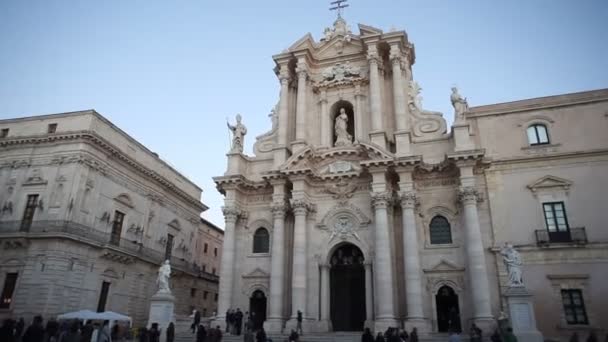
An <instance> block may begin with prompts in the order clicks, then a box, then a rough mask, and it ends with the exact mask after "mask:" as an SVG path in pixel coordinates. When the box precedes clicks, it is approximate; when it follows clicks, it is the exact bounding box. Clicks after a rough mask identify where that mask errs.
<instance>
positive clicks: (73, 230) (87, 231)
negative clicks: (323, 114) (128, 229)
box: [0, 220, 219, 282]
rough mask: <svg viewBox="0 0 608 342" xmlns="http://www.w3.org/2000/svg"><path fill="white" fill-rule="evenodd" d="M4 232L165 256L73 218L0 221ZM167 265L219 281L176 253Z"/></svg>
mask: <svg viewBox="0 0 608 342" xmlns="http://www.w3.org/2000/svg"><path fill="white" fill-rule="evenodd" d="M7 234H10V235H15V236H19V237H21V236H24V237H47V236H48V237H51V236H61V235H65V236H66V237H75V238H79V239H85V240H89V241H90V242H93V243H95V244H97V245H99V246H100V247H108V248H113V249H117V250H119V251H123V252H125V253H128V254H131V255H134V256H136V257H139V258H142V259H146V260H148V261H149V262H152V263H156V264H160V263H161V262H163V260H164V257H165V254H164V252H162V251H159V250H156V249H153V248H150V247H146V246H144V244H143V243H141V242H140V241H137V240H129V239H126V238H119V239H117V238H116V237H112V235H111V234H110V233H106V232H103V231H101V230H99V229H95V228H93V227H90V226H86V225H83V224H80V223H77V222H74V221H65V220H56V221H33V222H32V223H31V225H29V226H23V225H22V224H21V221H0V237H3V236H5V235H7ZM163 251H164V249H163ZM171 266H173V267H175V268H176V269H178V270H180V271H183V272H186V273H190V274H193V275H196V276H199V277H201V278H204V279H206V280H209V281H213V282H218V281H219V277H218V276H217V275H214V274H210V273H207V272H205V271H203V270H202V268H201V267H199V266H198V265H197V264H195V263H192V262H188V261H187V260H185V259H182V258H179V257H176V256H172V257H171Z"/></svg>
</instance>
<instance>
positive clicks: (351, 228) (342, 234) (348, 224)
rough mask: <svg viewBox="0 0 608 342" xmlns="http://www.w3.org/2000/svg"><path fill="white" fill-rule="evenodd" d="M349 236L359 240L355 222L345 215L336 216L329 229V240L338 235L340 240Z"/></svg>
mask: <svg viewBox="0 0 608 342" xmlns="http://www.w3.org/2000/svg"><path fill="white" fill-rule="evenodd" d="M349 236H353V237H354V238H355V239H357V240H359V241H361V239H360V238H359V235H358V234H357V232H356V231H355V223H354V222H353V221H352V220H351V218H350V217H349V216H347V215H342V216H338V217H337V218H336V220H335V221H334V223H333V225H332V229H331V236H330V237H329V241H328V242H331V241H333V239H334V238H336V237H338V238H340V239H342V240H346V239H347V238H348V237H349Z"/></svg>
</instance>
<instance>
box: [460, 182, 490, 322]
mask: <svg viewBox="0 0 608 342" xmlns="http://www.w3.org/2000/svg"><path fill="white" fill-rule="evenodd" d="M478 198H479V194H478V192H477V190H476V189H475V187H473V186H463V187H461V188H460V191H459V199H460V202H461V203H462V206H463V208H464V210H463V211H464V228H465V229H464V231H465V234H464V235H465V251H466V261H467V273H468V277H469V286H470V291H469V293H471V297H472V299H473V317H472V318H473V320H474V321H475V323H476V324H477V323H479V324H478V325H480V327H482V328H483V326H487V322H488V321H490V322H491V321H492V320H493V318H492V311H491V305H490V286H489V283H488V273H487V270H486V258H485V253H484V250H483V241H482V239H481V231H480V229H479V217H478V215H477V200H478ZM482 325H483V326H482Z"/></svg>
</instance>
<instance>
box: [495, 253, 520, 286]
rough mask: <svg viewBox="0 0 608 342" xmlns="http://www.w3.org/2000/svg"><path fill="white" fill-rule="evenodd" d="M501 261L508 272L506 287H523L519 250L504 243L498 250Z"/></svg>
mask: <svg viewBox="0 0 608 342" xmlns="http://www.w3.org/2000/svg"><path fill="white" fill-rule="evenodd" d="M500 255H502V261H503V263H504V264H505V267H506V268H507V272H508V276H509V277H508V278H507V280H508V281H507V286H508V287H524V281H523V279H522V277H521V265H522V262H521V256H520V255H519V252H518V251H516V250H515V248H513V245H511V244H508V243H505V245H504V246H503V247H502V249H501V250H500Z"/></svg>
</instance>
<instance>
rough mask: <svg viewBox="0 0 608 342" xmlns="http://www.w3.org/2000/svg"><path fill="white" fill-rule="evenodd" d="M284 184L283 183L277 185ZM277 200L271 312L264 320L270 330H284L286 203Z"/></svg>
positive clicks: (271, 278)
mask: <svg viewBox="0 0 608 342" xmlns="http://www.w3.org/2000/svg"><path fill="white" fill-rule="evenodd" d="M276 186H282V185H275V187H276ZM280 197H281V200H280V201H275V203H274V204H273V205H272V208H271V210H272V216H273V219H274V225H273V228H272V255H271V259H270V314H269V315H268V320H267V321H266V322H264V326H265V329H266V330H267V331H269V332H281V331H282V330H283V295H284V289H283V284H284V281H285V280H284V279H285V274H284V270H285V210H286V207H285V203H283V201H282V197H283V196H280Z"/></svg>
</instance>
